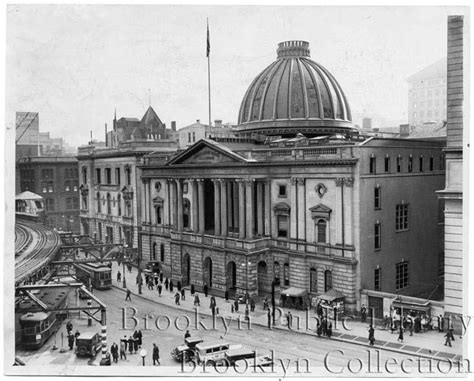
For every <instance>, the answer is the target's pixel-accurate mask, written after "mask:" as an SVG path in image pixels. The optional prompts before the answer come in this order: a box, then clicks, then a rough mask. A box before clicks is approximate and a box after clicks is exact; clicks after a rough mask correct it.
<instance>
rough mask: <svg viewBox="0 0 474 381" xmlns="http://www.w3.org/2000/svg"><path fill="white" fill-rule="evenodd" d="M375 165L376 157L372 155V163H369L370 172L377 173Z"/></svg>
mask: <svg viewBox="0 0 474 381" xmlns="http://www.w3.org/2000/svg"><path fill="white" fill-rule="evenodd" d="M375 165H376V161H375V157H371V158H370V163H369V173H371V174H375Z"/></svg>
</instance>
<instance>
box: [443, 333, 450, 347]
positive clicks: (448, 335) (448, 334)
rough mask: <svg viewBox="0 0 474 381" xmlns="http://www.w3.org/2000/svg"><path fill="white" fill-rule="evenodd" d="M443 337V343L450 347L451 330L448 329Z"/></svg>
mask: <svg viewBox="0 0 474 381" xmlns="http://www.w3.org/2000/svg"><path fill="white" fill-rule="evenodd" d="M444 337H446V340H445V342H444V345H449V346H450V347H452V345H451V332H450V331H448V332H446V334H445V335H444Z"/></svg>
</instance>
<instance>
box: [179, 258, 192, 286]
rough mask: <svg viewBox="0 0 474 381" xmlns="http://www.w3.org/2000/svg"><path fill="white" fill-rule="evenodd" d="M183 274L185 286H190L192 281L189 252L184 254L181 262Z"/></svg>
mask: <svg viewBox="0 0 474 381" xmlns="http://www.w3.org/2000/svg"><path fill="white" fill-rule="evenodd" d="M181 275H182V278H183V286H188V285H189V284H190V283H191V257H190V256H189V254H187V253H186V254H184V257H183V259H182V262H181Z"/></svg>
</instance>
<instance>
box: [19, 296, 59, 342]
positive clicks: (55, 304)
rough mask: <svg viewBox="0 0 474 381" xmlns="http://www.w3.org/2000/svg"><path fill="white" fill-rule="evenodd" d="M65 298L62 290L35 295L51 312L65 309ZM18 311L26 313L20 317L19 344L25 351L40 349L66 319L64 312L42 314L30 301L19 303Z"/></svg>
mask: <svg viewBox="0 0 474 381" xmlns="http://www.w3.org/2000/svg"><path fill="white" fill-rule="evenodd" d="M67 296H68V292H66V291H65V290H64V289H63V290H61V289H49V290H44V291H41V292H40V293H38V294H36V297H37V298H38V299H39V300H41V301H42V302H43V303H44V304H45V305H46V306H48V308H51V309H53V310H60V309H63V308H65V307H66V305H67ZM19 309H20V311H22V310H26V311H28V312H26V313H24V314H23V315H21V316H20V328H21V331H20V332H21V343H22V345H23V347H24V348H25V349H37V348H41V347H42V346H43V344H44V343H45V342H46V341H47V340H48V339H49V338H50V337H51V335H53V334H54V333H56V332H57V331H58V329H59V328H60V327H61V323H62V321H63V320H64V319H66V317H67V312H66V311H64V312H63V311H52V312H44V311H42V310H41V308H40V307H39V306H38V305H37V304H35V303H33V302H32V301H30V300H28V301H26V302H23V303H21V304H20V305H19Z"/></svg>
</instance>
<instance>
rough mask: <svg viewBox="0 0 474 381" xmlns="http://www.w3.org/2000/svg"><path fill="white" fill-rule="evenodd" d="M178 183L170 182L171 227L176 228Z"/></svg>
mask: <svg viewBox="0 0 474 381" xmlns="http://www.w3.org/2000/svg"><path fill="white" fill-rule="evenodd" d="M176 201H177V200H176V182H175V181H174V180H171V181H170V214H171V226H173V227H174V228H176V227H177V220H176V218H177V215H176V208H177V204H176Z"/></svg>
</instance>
